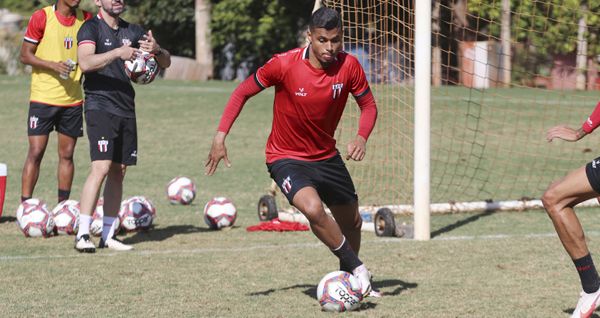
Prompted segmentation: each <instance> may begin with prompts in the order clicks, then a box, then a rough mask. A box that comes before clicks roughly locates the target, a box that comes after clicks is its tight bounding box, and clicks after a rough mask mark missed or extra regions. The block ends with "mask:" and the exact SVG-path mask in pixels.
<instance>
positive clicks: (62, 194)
mask: <svg viewBox="0 0 600 318" xmlns="http://www.w3.org/2000/svg"><path fill="white" fill-rule="evenodd" d="M69 196H71V190H61V189H58V203H61V202H63V201H65V200H68V199H69Z"/></svg>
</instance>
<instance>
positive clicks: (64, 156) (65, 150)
mask: <svg viewBox="0 0 600 318" xmlns="http://www.w3.org/2000/svg"><path fill="white" fill-rule="evenodd" d="M76 143H77V138H74V137H71V136H67V135H65V134H61V133H58V170H57V173H56V174H57V176H58V202H61V201H64V200H67V199H69V196H70V195H71V185H72V183H73V175H74V173H75V164H74V163H73V153H74V151H75V144H76Z"/></svg>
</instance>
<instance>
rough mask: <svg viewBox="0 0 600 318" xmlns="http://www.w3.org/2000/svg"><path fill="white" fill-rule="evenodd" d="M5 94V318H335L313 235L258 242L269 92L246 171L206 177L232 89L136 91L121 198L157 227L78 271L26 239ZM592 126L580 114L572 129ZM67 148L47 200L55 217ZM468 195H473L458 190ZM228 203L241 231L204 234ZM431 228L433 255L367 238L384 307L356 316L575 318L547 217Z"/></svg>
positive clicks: (14, 120) (22, 141)
mask: <svg viewBox="0 0 600 318" xmlns="http://www.w3.org/2000/svg"><path fill="white" fill-rule="evenodd" d="M0 83H1V86H0V95H1V96H2V101H1V102H0V162H4V163H7V164H8V168H9V177H8V180H9V182H8V191H7V197H6V202H5V205H4V213H3V215H2V218H1V219H0V316H2V317H25V316H28V317H42V316H43V317H48V316H50V317H52V316H56V317H83V316H86V317H165V316H169V317H327V316H331V314H328V313H323V312H321V311H320V308H319V305H318V303H317V301H316V300H315V289H316V285H317V283H318V282H319V280H320V279H321V277H322V276H323V275H325V274H326V273H328V272H330V271H333V270H336V269H337V259H335V257H334V256H333V255H332V254H331V253H330V252H329V251H328V250H327V248H325V247H324V246H323V245H322V244H320V243H319V241H318V240H317V239H316V238H315V237H314V236H313V235H312V234H311V233H310V232H293V233H270V232H255V233H249V232H246V230H245V228H246V227H247V226H250V225H254V224H257V223H258V219H257V214H256V204H257V200H258V198H259V197H260V196H261V195H262V194H264V193H265V190H266V188H268V186H269V184H270V180H269V178H268V174H267V172H266V167H265V165H264V153H263V151H264V144H265V142H266V138H267V135H268V133H269V131H270V125H271V114H270V111H271V107H272V96H273V93H272V91H271V90H269V91H266V92H263V93H261V94H259V95H257V96H256V97H254V98H253V99H251V100H250V101H249V103H248V104H247V105H246V107H245V109H244V111H243V112H242V114H241V115H240V117H239V118H238V121H237V122H236V124H235V125H234V127H233V130H232V132H231V134H230V136H229V137H228V139H227V145H228V150H229V157H230V159H231V161H232V164H233V166H232V167H231V168H229V169H226V168H225V167H224V166H221V167H220V169H219V170H218V172H217V173H216V175H214V176H212V177H206V176H204V170H203V163H204V160H205V157H206V155H207V153H208V149H209V147H210V143H211V139H212V136H213V134H214V132H215V129H216V125H217V121H218V119H219V116H220V113H221V111H222V108H223V106H224V105H225V103H226V100H227V98H228V96H229V93H230V92H231V91H232V90H233V88H234V87H235V83H221V82H208V83H197V82H175V81H173V82H166V81H157V82H155V83H153V84H152V85H148V86H137V87H136V89H137V96H138V97H137V112H138V133H139V137H140V138H139V149H138V153H139V157H138V165H137V166H136V167H132V168H130V169H129V170H128V173H127V178H126V180H125V190H124V191H125V196H132V195H138V194H140V195H145V196H147V197H149V198H150V199H151V200H153V202H154V203H155V205H156V208H157V213H158V218H157V220H156V223H155V225H156V226H155V228H154V229H152V230H151V231H149V232H146V233H133V234H128V235H126V236H123V237H122V238H123V239H124V241H125V242H126V243H131V244H133V245H134V246H135V250H134V251H133V252H129V253H114V252H110V251H104V250H101V251H98V252H97V253H96V254H93V255H81V254H79V253H77V252H75V251H74V250H73V237H72V236H56V237H52V238H48V239H33V238H25V237H24V236H23V235H22V234H21V232H20V231H19V230H18V229H17V226H16V224H15V222H14V215H15V210H16V208H17V205H18V203H19V195H20V174H21V168H22V164H23V161H24V159H25V156H26V151H27V137H26V126H25V124H26V120H27V105H28V90H29V87H28V83H29V79H28V78H27V77H0ZM454 93H456V94H458V95H461V94H462V93H463V92H460V91H458V90H456V91H455V92H454ZM517 93H518V94H524V95H526V94H527V93H523V92H517ZM590 110H591V108H590ZM587 112H588V110H587V108H586V109H584V108H581V111H578V112H577V113H578V114H576V115H577V116H576V115H573V117H574V118H575V117H576V118H583V117H585V116H587ZM381 122H382V123H384V124H385V122H386V121H385V120H382V121H381ZM553 124H555V123H551V124H548V126H550V125H553ZM537 126H539V125H538V124H536V127H537ZM508 133H514V132H508ZM378 134H380V133H378ZM55 138H56V137H55V135H52V138H51V142H50V144H49V146H48V150H47V152H46V157H45V159H44V161H43V164H42V170H41V174H40V180H39V182H38V185H37V188H36V190H35V194H34V195H35V196H36V197H39V198H42V199H44V200H46V201H47V202H49V203H50V205H51V206H53V205H54V204H55V200H56V181H55V180H56V177H55V174H56V162H57V158H56V150H55V149H56V143H55V141H56V140H55ZM374 138H377V134H376V135H374ZM373 142H376V139H373ZM88 151H89V148H88V142H87V138H82V139H80V141H79V144H78V147H77V150H76V159H75V160H76V176H75V180H74V186H73V191H72V193H73V194H72V198H73V199H79V194H80V192H81V187H82V185H83V181H84V178H85V177H86V175H87V172H88V169H89V155H88ZM586 155H588V156H589V155H590V154H586ZM411 160H412V159H411ZM561 168H562V169H563V170H564V169H567V168H569V166H568V165H566V166H565V167H561ZM506 169H510V167H508V168H506ZM500 171H502V170H500ZM564 172H566V171H564ZM564 172H563V173H564ZM177 175H186V176H189V177H192V178H193V179H194V180H195V181H196V183H197V185H198V195H197V198H196V200H195V202H194V204H193V205H191V206H172V205H169V204H168V202H167V200H166V196H165V185H166V183H167V182H168V181H169V180H170V179H171V178H172V177H174V176H177ZM544 178H548V177H547V176H546V177H544ZM450 184H451V183H450ZM543 186H544V185H540V187H543ZM444 191H448V190H444ZM456 191H457V193H458V194H459V195H460V193H461V192H460V191H461V189H457V190H456ZM536 191H537V190H536ZM216 195H224V196H228V197H230V198H231V199H232V200H234V202H235V203H236V205H237V207H238V212H239V214H238V221H237V223H236V226H235V227H234V228H232V229H230V230H225V231H216V232H215V231H209V230H208V229H207V226H206V225H205V224H204V222H203V220H202V213H201V210H202V208H203V206H204V203H205V202H206V201H207V200H209V199H210V197H212V196H216ZM359 195H360V193H359ZM598 212H599V211H598V209H581V210H579V215H580V218H581V221H582V223H583V225H584V228H585V229H586V230H587V234H588V241H589V244H590V249H591V251H592V253H593V255H600V222H597V219H598ZM403 218H404V217H403ZM406 221H410V219H406ZM431 222H432V224H431V229H432V237H433V239H432V240H431V241H427V242H418V241H411V240H402V239H383V238H377V237H375V235H374V234H373V233H370V232H367V233H364V234H363V245H362V250H361V258H362V259H363V261H365V263H366V264H367V266H368V267H369V268H370V269H371V271H372V272H373V273H374V275H375V280H374V285H375V287H378V288H380V289H381V291H382V292H384V293H385V294H386V296H385V297H384V298H381V299H371V298H368V299H366V300H365V301H364V302H363V304H362V307H361V310H360V311H358V312H353V313H349V314H348V315H349V316H356V317H568V315H569V314H570V313H571V311H572V310H573V308H574V307H575V304H576V302H577V297H578V295H579V294H578V293H579V288H580V287H579V279H578V277H577V274H576V272H575V270H574V268H573V265H572V263H571V261H570V260H569V257H568V256H567V254H566V253H565V252H564V251H563V248H562V245H561V244H560V242H559V240H558V238H557V237H556V235H554V230H553V227H552V224H551V222H550V220H549V219H548V217H547V216H546V214H545V213H544V212H542V211H529V212H514V213H477V214H451V215H435V216H432V220H431ZM96 241H97V240H96ZM594 317H600V316H598V315H595V316H594Z"/></svg>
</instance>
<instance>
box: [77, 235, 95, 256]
mask: <svg viewBox="0 0 600 318" xmlns="http://www.w3.org/2000/svg"><path fill="white" fill-rule="evenodd" d="M75 249H76V250H77V251H78V252H80V253H81V252H83V253H95V252H96V246H94V243H93V242H92V241H91V240H90V236H89V235H88V234H83V235H82V236H81V237H79V238H75Z"/></svg>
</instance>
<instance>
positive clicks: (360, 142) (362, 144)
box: [346, 136, 367, 161]
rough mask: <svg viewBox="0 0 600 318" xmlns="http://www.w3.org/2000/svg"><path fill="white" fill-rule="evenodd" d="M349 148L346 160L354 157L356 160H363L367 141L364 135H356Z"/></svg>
mask: <svg viewBox="0 0 600 318" xmlns="http://www.w3.org/2000/svg"><path fill="white" fill-rule="evenodd" d="M347 149H348V152H347V153H346V160H348V159H352V160H354V161H361V160H363V158H364V157H365V152H366V150H367V141H366V140H365V138H363V137H362V136H356V138H354V140H353V141H351V142H350V143H348V147H347Z"/></svg>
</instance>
